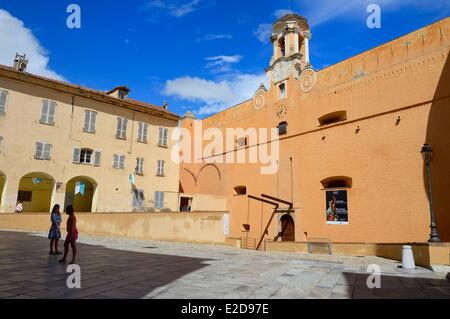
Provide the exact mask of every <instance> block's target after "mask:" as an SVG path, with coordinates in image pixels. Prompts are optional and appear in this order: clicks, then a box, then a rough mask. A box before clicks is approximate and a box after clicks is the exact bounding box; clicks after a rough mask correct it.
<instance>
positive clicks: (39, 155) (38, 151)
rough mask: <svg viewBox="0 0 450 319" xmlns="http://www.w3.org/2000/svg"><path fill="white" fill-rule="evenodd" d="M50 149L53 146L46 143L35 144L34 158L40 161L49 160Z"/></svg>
mask: <svg viewBox="0 0 450 319" xmlns="http://www.w3.org/2000/svg"><path fill="white" fill-rule="evenodd" d="M52 147H53V145H52V144H50V143H47V142H36V144H35V149H34V158H35V159H37V160H41V161H42V160H45V161H49V160H51V159H52V157H51V151H52Z"/></svg>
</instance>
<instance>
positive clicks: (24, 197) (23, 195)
mask: <svg viewBox="0 0 450 319" xmlns="http://www.w3.org/2000/svg"><path fill="white" fill-rule="evenodd" d="M32 198H33V192H30V191H19V193H18V195H17V201H19V202H31V199H32Z"/></svg>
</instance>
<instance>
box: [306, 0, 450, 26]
mask: <svg viewBox="0 0 450 319" xmlns="http://www.w3.org/2000/svg"><path fill="white" fill-rule="evenodd" d="M372 3H375V4H378V5H379V6H381V10H382V12H383V11H388V12H389V11H390V12H393V11H397V10H401V9H403V8H405V7H414V8H416V9H418V10H421V11H429V12H430V11H436V12H441V13H444V12H449V10H450V1H449V0H443V1H429V0H414V1H411V0H377V1H373V0H352V1H348V0H316V1H311V2H307V1H300V0H297V4H298V7H299V8H300V9H299V12H300V14H301V15H302V16H304V17H305V18H307V19H308V20H309V22H310V25H311V26H317V25H320V24H323V23H326V22H328V21H330V20H332V19H335V18H345V19H358V18H364V19H365V18H366V17H367V16H368V14H367V12H366V9H367V6H368V5H369V4H372Z"/></svg>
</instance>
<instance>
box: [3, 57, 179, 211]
mask: <svg viewBox="0 0 450 319" xmlns="http://www.w3.org/2000/svg"><path fill="white" fill-rule="evenodd" d="M16 62H17V61H16ZM128 91H129V90H128V88H126V87H118V88H116V89H114V90H112V91H110V92H100V91H95V90H91V89H87V88H83V87H79V86H75V85H71V84H68V83H63V82H59V81H53V80H50V79H46V78H42V77H38V76H35V75H32V74H29V73H26V72H24V71H23V69H21V68H20V67H19V65H15V67H13V68H10V67H5V66H0V94H1V100H0V199H1V200H0V212H14V211H15V208H16V205H17V203H18V202H22V206H23V211H24V212H48V211H50V209H51V207H52V206H53V205H54V204H60V205H61V206H62V207H63V206H66V205H68V204H73V205H74V207H75V210H76V211H79V212H131V211H153V210H155V211H161V210H171V211H173V210H177V208H178V205H179V203H178V202H179V195H178V187H179V169H178V165H177V164H175V163H174V162H173V161H172V160H171V155H170V150H171V148H172V147H173V142H172V140H171V138H170V136H171V134H172V131H173V130H174V129H175V128H176V127H177V125H178V119H179V118H178V116H177V115H175V114H173V113H171V112H169V111H168V110H167V105H164V107H158V106H155V105H150V104H146V103H142V102H139V101H135V100H132V99H130V98H128Z"/></svg>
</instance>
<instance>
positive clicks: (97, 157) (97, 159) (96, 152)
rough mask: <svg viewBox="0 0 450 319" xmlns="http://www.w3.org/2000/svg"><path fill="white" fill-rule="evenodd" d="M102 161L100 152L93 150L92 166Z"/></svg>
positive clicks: (98, 164)
mask: <svg viewBox="0 0 450 319" xmlns="http://www.w3.org/2000/svg"><path fill="white" fill-rule="evenodd" d="M101 161H102V152H100V151H95V155H94V166H100V164H101Z"/></svg>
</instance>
